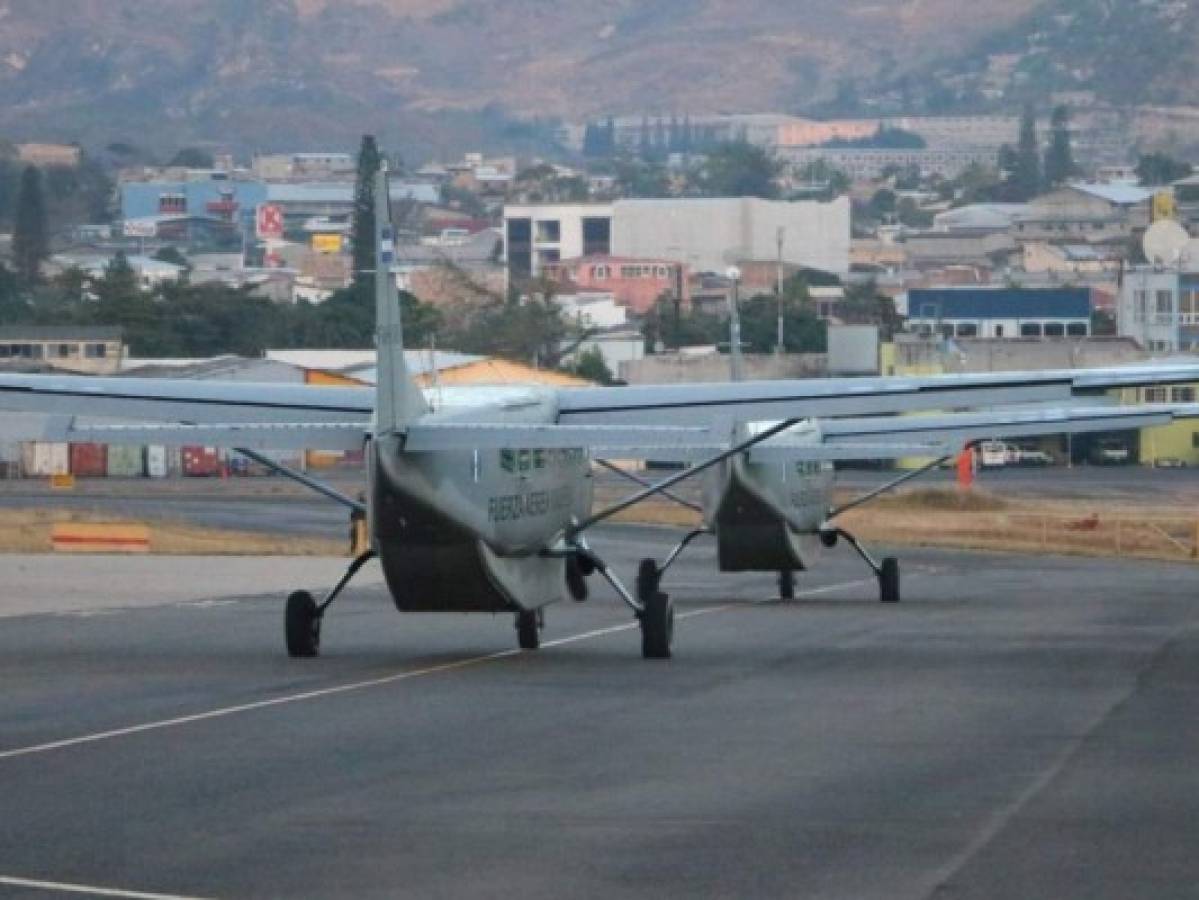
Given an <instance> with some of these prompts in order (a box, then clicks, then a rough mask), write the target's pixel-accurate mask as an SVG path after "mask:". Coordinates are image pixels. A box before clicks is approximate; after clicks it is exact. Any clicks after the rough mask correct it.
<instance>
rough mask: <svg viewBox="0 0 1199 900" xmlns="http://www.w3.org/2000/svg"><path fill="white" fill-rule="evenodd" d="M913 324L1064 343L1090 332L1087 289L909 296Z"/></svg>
mask: <svg viewBox="0 0 1199 900" xmlns="http://www.w3.org/2000/svg"><path fill="white" fill-rule="evenodd" d="M908 325H909V327H910V329H911V330H912V331H917V332H920V333H923V334H941V335H943V336H945V337H959V338H973V337H977V338H1041V337H1046V338H1062V337H1073V338H1081V337H1087V336H1089V335H1090V333H1091V292H1090V290H1089V289H1088V288H977V287H971V288H935V289H915V290H911V291H909V292H908Z"/></svg>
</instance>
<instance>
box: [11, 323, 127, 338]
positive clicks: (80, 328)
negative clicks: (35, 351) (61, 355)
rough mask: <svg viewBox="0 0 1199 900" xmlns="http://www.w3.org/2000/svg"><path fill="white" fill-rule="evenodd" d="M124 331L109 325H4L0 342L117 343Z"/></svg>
mask: <svg viewBox="0 0 1199 900" xmlns="http://www.w3.org/2000/svg"><path fill="white" fill-rule="evenodd" d="M123 334H124V331H123V330H122V329H121V328H120V327H117V326H109V325H5V326H2V327H0V341H20V340H26V341H60V340H61V341H119V340H120V339H121V337H122V335H123Z"/></svg>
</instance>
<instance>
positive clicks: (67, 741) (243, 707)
mask: <svg viewBox="0 0 1199 900" xmlns="http://www.w3.org/2000/svg"><path fill="white" fill-rule="evenodd" d="M868 583H873V579H860V580H858V581H847V582H843V583H841V584H829V585H825V586H823V587H818V588H810V589H809V590H806V591H796V594H795V596H796V598H802V597H810V596H814V595H816V594H827V593H829V592H830V591H837V590H843V589H845V588H851V587H857V586H859V585H862V584H868ZM764 602H771V601H755V603H764ZM747 605H749V604H743V603H725V604H722V605H720V606H708V607H704V608H703V609H695V610H691V611H689V612H685V613H678V614H676V615H675V619H676V620H679V619H694V618H696V617H698V616H706V615H711V614H712V613H721V612H729V611H730V610H735V609H739V608H745V607H746V606H747ZM637 627H638V624H637V622H626V623H625V624H623V625H612V626H610V627H608V628H597V629H595V630H594V631H584V632H582V633H581V634H574V635H570V636H569V637H564V638H558V639H556V640H552V641H545V642H544V643H542V645H541V646H542V647H561V646H564V645H566V644H575V643H578V642H579V641H587V640H591V639H592V638H598V637H604V636H606V635H609V634H618V633H619V632H622V631H629V630H631V629H633V628H637ZM524 652H525V651H523V650H518V649H516V648H513V649H511V650H500V651H498V652H496V653H488V654H486V655H484V656H472V657H469V658H467V659H460V660H456V661H455V662H449V663H441V664H440V665H436V666H428V667H427V668H424V669H410V670H407V671H404V672H396V673H395V674H393V675H383V676H381V677H379V678H368V679H367V680H365V681H353V682H350V683H349V684H339V685H334V686H333V687H327V688H317V689H315V690H311V691H303V692H301V693H299V694H287V695H285V696H282V697H271V698H270V699H267V700H256V701H254V702H252V703H241V704H238V705H237V706H225V707H221V708H220V709H210V710H208V711H206V712H202V713H193V714H192V715H188V716H176V717H175V718H172V719H160V720H158V721H156V722H143V723H142V724H140V725H129V726H127V727H125V728H113V729H111V730H109V731H98V732H95V733H94V734H85V735H80V736H79V737H73V738H64V739H63V740H59V741H48V742H47V743H44V744H34V745H32V746H29V747H17V748H15V749H13V750H3V751H0V761H3V760H6V759H16V758H17V757H19V756H32V755H34V754H36V753H47V752H49V751H51V750H63V749H65V748H67V747H77V746H79V745H81V744H94V743H98V742H99V741H107V740H112V739H113V738H119V737H128V736H130V735H134V734H143V733H145V732H147V731H160V730H162V729H164V728H174V727H177V726H179V725H190V724H192V723H194V722H204V721H207V720H209V719H221V718H224V717H225V716H233V715H237V714H238V713H245V712H253V711H255V710H259V709H270V708H271V707H273V706H284V705H286V704H289V703H300V702H302V701H304V700H317V699H320V698H322V697H332V696H334V695H336V694H348V693H350V692H352V691H361V690H366V689H367V688H372V687H380V686H382V685H385V684H394V683H396V682H400V681H408V680H410V679H413V678H422V677H424V676H426V675H440V674H441V673H443V672H453V671H455V670H457V669H465V668H468V667H470V666H477V665H480V664H482V663H488V662H494V661H495V660H497V659H507V658H508V657H510V656H519V655H520V654H522V653H524Z"/></svg>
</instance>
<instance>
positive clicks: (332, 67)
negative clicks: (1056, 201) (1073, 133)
mask: <svg viewBox="0 0 1199 900" xmlns="http://www.w3.org/2000/svg"><path fill="white" fill-rule="evenodd" d="M1196 88H1199V4H1194V3H1191V2H1188V0H1138V2H1135V3H1133V2H1123V0H1007V2H1005V3H1002V4H974V3H962V2H960V0H890V2H888V0H652V2H648V0H609V2H606V3H594V2H592V0H254V2H252V3H245V2H243V0H157V2H155V3H153V4H148V3H145V2H143V0H38V2H37V3H32V2H28V0H0V137H5V138H9V139H13V140H20V139H34V138H37V139H55V140H68V141H70V140H75V141H80V142H83V143H87V144H91V145H95V144H97V143H100V142H106V141H113V140H125V141H130V142H132V143H137V144H142V145H146V146H150V147H152V148H157V149H159V150H160V151H167V150H171V149H173V148H177V147H179V146H181V145H184V144H188V143H204V142H211V143H213V144H216V145H221V146H232V147H233V148H235V149H239V150H252V149H264V150H265V149H279V148H283V147H297V148H303V147H309V148H313V147H318V146H328V145H330V144H334V145H337V146H347V145H351V144H353V142H354V136H355V135H357V134H358V133H360V132H362V131H364V130H373V131H376V132H378V133H380V134H381V135H382V136H383V139H384V141H385V142H386V144H387V145H388V146H389V147H393V148H399V149H402V150H403V151H404V152H406V153H409V154H415V155H421V156H423V155H426V154H429V153H445V152H452V151H453V150H457V149H462V148H464V147H467V146H470V145H479V144H480V143H481V142H483V141H487V142H488V143H489V144H491V145H495V144H496V143H499V142H502V143H506V144H508V145H510V146H514V147H519V146H521V145H526V146H527V145H532V144H537V143H539V142H541V143H543V142H544V141H545V139H546V135H547V133H548V131H549V129H548V128H547V127H539V126H538V125H536V124H534V125H529V124H517V123H516V122H515V121H514V120H515V119H516V118H520V119H527V118H529V117H541V118H542V119H543V120H546V121H548V120H552V119H555V118H562V119H566V120H572V121H578V120H580V119H582V118H585V117H594V116H601V115H607V114H609V113H612V114H622V113H623V114H640V113H649V114H651V115H652V114H668V113H672V112H678V113H683V112H688V113H692V114H699V113H717V112H755V111H768V110H770V111H793V112H802V111H823V112H828V113H841V114H845V113H855V112H882V111H903V112H916V111H920V110H924V111H928V112H944V111H948V110H954V109H967V110H977V109H983V108H987V107H991V108H994V107H997V106H1006V107H1007V108H1012V107H1013V105H1014V104H1015V103H1018V102H1019V101H1020V100H1022V99H1024V98H1034V99H1036V98H1042V97H1044V96H1045V95H1046V94H1048V93H1050V92H1052V91H1074V92H1078V91H1082V92H1091V93H1092V94H1093V95H1094V96H1095V97H1097V98H1098V99H1101V100H1106V101H1110V102H1113V103H1117V104H1127V103H1159V104H1169V103H1184V102H1188V100H1189V98H1191V97H1193V96H1194V95H1195V94H1196Z"/></svg>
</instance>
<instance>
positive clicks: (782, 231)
mask: <svg viewBox="0 0 1199 900" xmlns="http://www.w3.org/2000/svg"><path fill="white" fill-rule="evenodd" d="M786 233H787V229H786V228H784V227H783V226H782V225H780V226H779V227H778V230H777V231H775V233H774V238H775V242H776V243H777V244H778V272H777V275H778V285H777V287H776V289H775V290H776V294H777V296H776V298H775V299H777V300H778V340H777V341H776V342H775V345H774V352H775V353H777V354H778V355H779V356H782V355H783V237H784V235H786Z"/></svg>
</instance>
